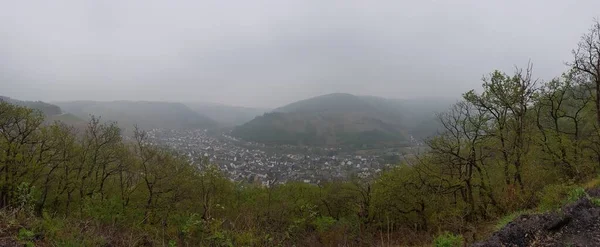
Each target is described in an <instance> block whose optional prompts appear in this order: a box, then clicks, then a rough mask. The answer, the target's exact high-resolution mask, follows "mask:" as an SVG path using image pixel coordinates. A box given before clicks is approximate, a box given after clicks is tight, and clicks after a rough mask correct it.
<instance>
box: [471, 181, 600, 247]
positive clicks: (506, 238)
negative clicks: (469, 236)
mask: <svg viewBox="0 0 600 247" xmlns="http://www.w3.org/2000/svg"><path fill="white" fill-rule="evenodd" d="M587 193H588V195H589V196H590V197H600V188H599V189H594V190H590V191H588V192H587ZM473 246H477V247H496V246H497V247H513V246H519V247H521V246H572V247H576V246H600V207H599V206H596V205H594V204H593V203H592V201H591V200H590V198H588V197H583V198H581V199H579V200H578V201H576V202H575V203H572V204H569V205H567V206H565V207H563V208H562V210H560V211H559V212H549V213H544V214H530V215H521V216H519V217H518V218H516V219H515V220H513V221H512V222H511V223H509V224H508V225H506V226H505V227H503V228H502V229H501V230H500V231H498V232H496V233H494V234H493V235H492V236H491V237H490V238H489V239H488V240H487V241H485V242H481V243H476V244H474V245H473Z"/></svg>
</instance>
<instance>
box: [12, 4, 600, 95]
mask: <svg viewBox="0 0 600 247" xmlns="http://www.w3.org/2000/svg"><path fill="white" fill-rule="evenodd" d="M2 6H3V8H2V9H0V95H7V96H10V97H15V98H21V99H29V100H37V99H41V100H76V99H93V100H116V99H132V100H165V101H183V100H185V101H189V100H198V101H213V102H218V103H226V104H233V105H245V106H266V107H276V106H279V105H282V104H285V103H289V102H293V101H296V100H299V99H303V98H306V97H310V96H316V95H320V94H326V93H332V92H348V93H355V94H370V95H378V96H384V97H395V98H415V97H439V96H442V97H457V96H458V95H460V93H462V92H464V91H466V90H469V89H471V88H477V87H479V85H480V81H479V79H480V78H481V76H482V75H483V74H486V73H488V72H491V71H492V70H494V69H502V70H505V71H508V72H510V71H511V70H512V69H513V66H514V65H524V64H526V63H527V61H528V60H530V59H531V60H532V62H533V63H534V66H535V73H536V75H537V76H538V77H540V78H542V79H550V78H552V77H554V76H558V75H560V73H562V72H563V71H564V70H565V66H564V64H563V63H564V62H565V61H568V60H569V59H570V50H571V49H572V48H574V47H575V45H576V43H577V41H578V39H579V37H580V35H581V34H582V33H583V32H585V31H586V30H587V28H588V27H589V25H590V24H591V21H592V19H593V18H594V17H597V15H598V12H597V10H598V9H600V2H598V1H593V0H586V1H583V0H582V1H548V0H532V1H516V0H507V1H476V0H469V1H467V0H460V1H441V0H439V1H333V0H332V1H316V0H314V1H267V0H258V1H235V2H234V1H148V0H146V1H117V0H106V1H92V0H88V1H75V0H73V1H58V0H55V1H5V2H4V3H3V4H2Z"/></svg>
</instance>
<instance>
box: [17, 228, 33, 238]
mask: <svg viewBox="0 0 600 247" xmlns="http://www.w3.org/2000/svg"><path fill="white" fill-rule="evenodd" d="M34 237H35V233H34V232H33V231H30V230H27V229H25V228H21V229H19V234H18V235H17V238H18V239H19V240H33V238H34Z"/></svg>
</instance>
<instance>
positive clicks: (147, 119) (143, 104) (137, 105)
mask: <svg viewBox="0 0 600 247" xmlns="http://www.w3.org/2000/svg"><path fill="white" fill-rule="evenodd" d="M55 104H56V105H58V106H60V107H61V108H62V109H63V110H64V111H65V112H68V113H71V114H73V115H75V116H77V117H79V118H83V119H88V118H89V117H90V115H94V116H97V117H101V118H102V120H106V121H116V122H117V123H118V125H119V126H120V127H121V128H124V129H127V130H131V129H132V128H133V126H134V125H135V124H137V125H138V126H140V127H141V128H144V129H151V128H167V129H184V128H213V127H215V126H216V125H217V123H216V122H215V121H214V120H212V119H210V118H208V117H206V116H204V115H201V114H199V113H197V112H194V111H193V110H191V109H190V108H188V107H187V106H185V105H183V104H181V103H168V102H150V101H111V102H98V101H72V102H56V103H55Z"/></svg>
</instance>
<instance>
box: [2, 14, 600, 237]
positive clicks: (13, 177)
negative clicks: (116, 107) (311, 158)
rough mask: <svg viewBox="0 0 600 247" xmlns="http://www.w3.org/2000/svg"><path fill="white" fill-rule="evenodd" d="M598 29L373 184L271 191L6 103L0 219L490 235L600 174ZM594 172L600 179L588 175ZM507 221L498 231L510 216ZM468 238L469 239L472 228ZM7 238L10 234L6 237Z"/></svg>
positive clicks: (69, 226) (505, 82) (67, 231)
mask: <svg viewBox="0 0 600 247" xmlns="http://www.w3.org/2000/svg"><path fill="white" fill-rule="evenodd" d="M599 35H600V24H599V23H597V22H596V23H595V24H594V25H593V26H592V28H591V29H590V32H589V33H587V34H585V35H584V36H583V37H582V39H581V43H579V45H578V47H577V48H576V49H575V50H574V52H573V55H574V58H573V61H572V62H571V63H569V64H568V65H569V69H568V71H566V72H565V73H564V74H563V75H562V76H560V77H557V78H555V79H552V80H549V81H542V80H538V79H536V77H535V73H534V72H535V71H534V70H533V66H531V65H528V66H526V67H524V68H522V69H520V68H517V69H516V70H515V71H513V72H512V73H510V74H507V73H504V72H500V71H494V72H492V73H491V74H489V75H488V76H486V77H485V78H484V79H483V91H469V92H466V93H465V94H464V99H463V100H462V101H460V102H458V103H456V104H455V105H454V106H453V107H452V108H451V109H449V110H448V111H447V112H445V113H443V114H440V115H439V121H440V122H441V123H442V126H443V129H442V130H441V131H440V133H439V135H437V136H436V137H434V138H431V139H429V140H428V141H427V145H428V146H429V151H427V152H424V153H421V154H418V155H417V156H416V157H417V158H415V159H413V160H411V161H410V162H408V163H404V164H398V165H397V167H395V168H393V169H391V170H389V171H385V172H384V173H383V174H382V175H381V176H380V177H378V178H376V179H374V180H369V181H364V180H363V181H361V180H358V179H356V180H351V181H340V182H330V183H324V184H321V185H319V186H316V185H309V184H303V183H287V184H284V185H277V186H268V187H263V186H259V185H254V184H244V183H234V182H231V181H229V180H228V179H226V178H225V177H224V176H223V174H221V172H220V171H218V170H217V169H215V168H214V167H213V166H211V165H210V164H208V163H204V164H190V162H189V161H188V160H187V159H186V158H185V157H182V156H180V155H178V154H177V153H176V152H173V151H171V150H167V149H165V148H162V147H159V146H156V145H153V144H151V143H149V142H148V141H147V139H146V136H145V133H144V131H143V130H139V129H136V131H135V133H134V135H133V138H127V137H122V135H121V131H120V129H119V128H118V127H117V126H116V124H115V123H104V122H102V121H100V119H99V118H96V117H92V118H91V119H90V120H89V123H88V124H87V127H86V128H85V129H84V130H78V129H75V128H74V127H70V126H68V125H66V124H62V123H60V122H57V123H54V124H51V125H45V124H43V123H44V115H43V114H42V113H41V112H40V111H36V110H32V109H30V108H26V107H24V106H17V105H12V104H10V103H6V102H2V103H0V151H1V152H0V207H2V208H3V209H2V211H1V213H0V223H1V224H2V229H3V234H9V235H10V234H12V235H11V236H14V238H15V239H17V240H18V241H20V242H21V243H24V244H28V245H32V244H36V245H47V246H51V245H56V246H81V245H85V246H102V245H105V246H109V245H110V246H292V245H296V246H319V245H325V246H371V245H380V246H388V245H428V244H431V243H432V241H434V238H435V237H436V236H440V235H441V237H438V239H437V240H436V241H437V243H441V242H443V241H453V239H454V240H457V239H460V238H463V239H464V240H465V241H467V242H472V241H475V240H477V239H481V238H484V237H485V236H486V234H489V232H490V231H492V230H493V226H494V225H495V224H496V222H498V220H499V219H506V218H503V217H504V216H506V215H511V214H514V212H518V211H522V210H551V209H553V208H555V207H557V206H560V205H561V204H563V203H564V202H565V200H567V199H568V197H569V193H570V192H571V191H573V190H576V189H577V188H578V187H579V186H584V184H587V185H585V186H595V185H596V184H594V182H595V181H597V180H594V179H595V178H597V177H598V175H597V174H598V172H599V171H600V130H599V129H598V128H599V127H600V114H599V113H600V97H599V96H600V87H599V85H600V36H599ZM590 181H591V182H590ZM500 226H501V225H500ZM458 235H460V236H462V237H459V236H458ZM3 241H4V240H3Z"/></svg>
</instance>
